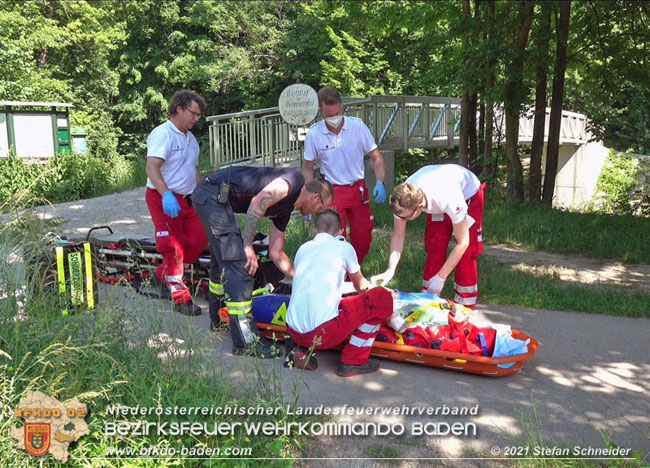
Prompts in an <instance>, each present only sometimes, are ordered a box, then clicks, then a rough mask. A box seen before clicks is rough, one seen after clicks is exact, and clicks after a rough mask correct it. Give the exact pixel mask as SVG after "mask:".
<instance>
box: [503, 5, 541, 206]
mask: <svg viewBox="0 0 650 468" xmlns="http://www.w3.org/2000/svg"><path fill="white" fill-rule="evenodd" d="M519 8H520V12H519V18H520V23H519V29H518V31H517V36H516V44H515V51H514V52H515V55H514V58H513V59H512V63H511V64H510V72H509V74H508V78H507V81H506V85H505V91H506V93H505V102H504V106H505V114H506V154H507V156H508V169H507V171H506V180H507V186H508V195H509V196H510V198H512V199H513V200H516V201H524V174H523V169H522V165H521V159H519V154H518V152H517V149H518V146H519V115H520V113H521V104H522V102H521V101H522V99H523V98H522V97H520V95H519V90H520V89H522V88H523V69H524V51H525V50H526V43H527V42H528V33H529V32H530V27H531V24H532V22H533V12H534V4H533V2H531V1H526V2H522V3H519Z"/></svg>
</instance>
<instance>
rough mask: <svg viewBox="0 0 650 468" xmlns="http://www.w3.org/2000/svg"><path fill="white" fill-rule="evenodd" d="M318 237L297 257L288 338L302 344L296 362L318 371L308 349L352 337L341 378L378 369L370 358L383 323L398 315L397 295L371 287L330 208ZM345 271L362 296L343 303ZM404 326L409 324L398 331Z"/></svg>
mask: <svg viewBox="0 0 650 468" xmlns="http://www.w3.org/2000/svg"><path fill="white" fill-rule="evenodd" d="M315 224H316V232H317V233H318V234H316V237H314V239H313V240H311V241H309V242H307V243H305V244H303V245H302V246H301V247H300V248H299V249H298V252H297V253H296V258H295V268H296V273H295V276H294V278H293V283H292V288H291V291H292V292H291V300H290V302H289V308H288V310H287V325H288V328H289V335H291V338H292V339H293V341H294V342H295V343H297V344H298V345H299V346H298V347H296V349H294V350H293V357H291V356H290V358H292V360H293V362H294V364H295V365H296V366H297V367H299V368H301V369H308V370H314V369H316V367H317V365H318V363H317V362H316V360H315V358H314V357H311V359H309V360H307V353H308V350H307V348H310V347H312V346H314V347H315V349H327V348H333V347H335V346H337V345H339V344H340V343H342V342H343V341H345V340H346V339H347V338H348V337H349V338H350V341H349V342H348V344H346V345H345V348H343V352H342V354H341V365H340V367H339V369H338V371H337V372H336V373H337V374H338V375H340V376H341V377H351V376H354V375H360V374H369V373H371V372H375V371H376V370H378V369H379V362H378V361H377V360H375V359H369V358H370V350H371V348H372V345H373V343H374V341H375V338H376V337H377V332H378V331H379V325H380V324H381V323H382V321H384V320H385V319H389V318H390V317H391V316H392V315H393V295H392V292H391V291H390V290H388V289H386V288H382V287H375V288H372V289H370V290H368V288H369V287H370V286H371V285H370V283H369V282H368V280H366V279H365V278H364V276H363V273H361V267H360V266H359V262H358V261H357V255H356V253H355V252H354V249H353V247H352V245H350V244H349V243H347V242H346V241H345V240H344V239H343V238H342V237H341V236H340V234H341V232H342V226H341V217H340V216H339V214H338V213H337V212H336V211H334V210H333V209H326V210H323V211H321V212H320V213H318V216H317V217H316V222H315ZM346 273H347V274H348V275H349V277H350V279H351V280H352V284H353V285H354V289H356V290H357V291H359V292H362V294H359V295H357V296H352V297H347V298H345V299H341V294H342V292H343V285H344V283H343V279H344V278H345V275H346ZM403 324H404V320H403V319H402V320H401V323H399V324H398V325H397V328H399V327H401V326H402V325H403Z"/></svg>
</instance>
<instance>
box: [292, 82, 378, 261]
mask: <svg viewBox="0 0 650 468" xmlns="http://www.w3.org/2000/svg"><path fill="white" fill-rule="evenodd" d="M318 105H319V110H320V113H321V115H322V116H323V120H321V121H319V122H317V123H315V124H314V125H312V126H311V128H310V129H309V132H308V133H307V136H306V138H305V160H304V162H303V167H302V175H303V176H304V177H305V183H307V182H309V181H310V180H312V179H313V178H314V162H315V160H316V159H318V160H319V161H320V173H321V176H323V177H325V180H327V181H329V182H330V183H331V184H332V185H333V186H334V203H333V204H332V208H334V209H335V210H336V211H338V212H339V215H341V222H342V223H343V227H344V229H343V236H344V237H345V226H346V222H347V223H349V224H350V235H349V239H350V243H351V244H352V247H354V251H355V252H356V254H357V258H358V259H359V264H362V263H363V259H364V258H365V256H366V255H367V254H368V251H369V250H370V243H371V242H372V229H373V227H374V224H375V223H374V217H373V215H372V211H371V210H370V195H369V192H368V189H367V188H366V184H365V180H364V177H365V165H364V156H365V155H366V154H368V156H369V157H370V159H372V162H373V168H374V171H375V177H376V179H377V184H376V185H375V187H374V189H373V196H374V197H375V202H376V203H383V202H384V201H385V200H386V189H385V187H384V180H385V179H386V166H385V164H384V157H383V156H382V154H381V153H380V152H379V149H378V148H377V144H376V143H375V139H374V137H373V136H372V134H371V133H370V130H369V129H368V127H367V126H366V124H365V123H363V121H362V120H361V119H358V118H356V117H348V116H345V117H344V116H343V103H342V102H341V95H340V94H339V92H338V91H337V90H336V89H334V88H332V87H331V86H326V87H324V88H321V89H320V90H319V91H318Z"/></svg>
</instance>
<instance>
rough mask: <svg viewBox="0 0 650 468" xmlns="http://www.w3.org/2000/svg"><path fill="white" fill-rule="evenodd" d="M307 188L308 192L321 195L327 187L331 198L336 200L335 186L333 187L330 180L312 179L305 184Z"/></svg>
mask: <svg viewBox="0 0 650 468" xmlns="http://www.w3.org/2000/svg"><path fill="white" fill-rule="evenodd" d="M305 188H306V189H307V191H308V192H311V193H320V194H321V196H322V195H323V189H325V190H327V193H328V194H329V198H330V199H331V200H334V187H332V184H330V183H329V181H327V180H325V179H318V180H316V179H313V180H310V181H309V182H307V183H306V184H305Z"/></svg>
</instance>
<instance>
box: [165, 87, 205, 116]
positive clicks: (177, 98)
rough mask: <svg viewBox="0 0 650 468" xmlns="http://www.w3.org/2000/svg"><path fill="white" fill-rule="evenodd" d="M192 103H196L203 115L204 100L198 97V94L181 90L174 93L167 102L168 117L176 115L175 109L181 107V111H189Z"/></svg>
mask: <svg viewBox="0 0 650 468" xmlns="http://www.w3.org/2000/svg"><path fill="white" fill-rule="evenodd" d="M192 101H194V102H196V103H197V104H198V105H199V107H200V108H201V114H203V113H205V108H206V104H205V99H203V98H202V97H201V96H199V94H198V93H195V92H194V91H191V90H189V89H182V90H180V91H176V92H175V93H174V95H173V96H172V100H171V101H170V102H169V115H170V116H172V115H176V108H177V107H178V106H181V107H182V108H183V109H189V107H190V106H191V105H192Z"/></svg>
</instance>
